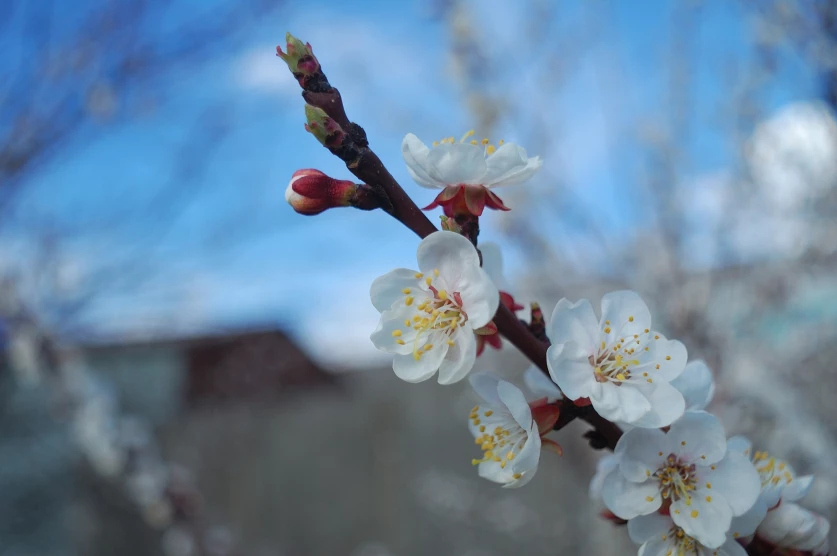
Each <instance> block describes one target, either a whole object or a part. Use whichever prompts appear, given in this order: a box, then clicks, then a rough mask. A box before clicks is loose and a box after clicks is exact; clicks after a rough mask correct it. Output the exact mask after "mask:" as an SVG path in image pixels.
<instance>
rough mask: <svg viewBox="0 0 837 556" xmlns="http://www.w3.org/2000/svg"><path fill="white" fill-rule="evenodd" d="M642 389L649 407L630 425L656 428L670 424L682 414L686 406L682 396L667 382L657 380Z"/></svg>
mask: <svg viewBox="0 0 837 556" xmlns="http://www.w3.org/2000/svg"><path fill="white" fill-rule="evenodd" d="M642 390H643V391H644V393H645V397H646V399H647V400H648V402H649V403H650V404H651V409H650V410H649V411H648V412H647V413H645V415H643V416H642V417H640V418H639V419H637V420H636V421H633V422H632V423H631V425H633V426H635V427H644V428H652V429H658V428H661V427H667V426H669V425H671V424H672V423H673V422H674V421H676V420H677V419H679V418H680V417H681V416H682V415H683V410H684V409H685V407H686V403H685V402H684V401H683V396H682V395H681V394H680V392H679V391H678V390H677V389H676V388H675V387H674V386H672V385H671V384H669V383H668V382H659V383H657V384H655V385H654V386H651V387H643V388H642Z"/></svg>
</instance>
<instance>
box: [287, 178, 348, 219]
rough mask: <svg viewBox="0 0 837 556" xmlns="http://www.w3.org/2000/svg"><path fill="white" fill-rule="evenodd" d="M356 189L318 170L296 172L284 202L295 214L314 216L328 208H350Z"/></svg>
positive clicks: (344, 181)
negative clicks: (286, 202)
mask: <svg viewBox="0 0 837 556" xmlns="http://www.w3.org/2000/svg"><path fill="white" fill-rule="evenodd" d="M357 189H358V186H357V185H356V184H354V183H352V182H350V181H347V180H336V179H334V178H331V177H329V176H327V175H325V174H324V173H322V172H320V171H319V170H313V169H305V170H297V171H296V172H294V175H293V176H292V177H291V182H290V183H289V184H288V189H286V190H285V200H286V201H288V204H289V205H291V206H292V207H293V209H294V210H295V211H296V212H298V213H300V214H306V215H314V214H319V213H321V212H323V211H324V210H327V209H330V208H335V207H348V206H352V205H353V202H352V200H353V197H354V196H355V193H356V192H357Z"/></svg>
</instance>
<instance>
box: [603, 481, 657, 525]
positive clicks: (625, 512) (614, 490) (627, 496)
mask: <svg viewBox="0 0 837 556" xmlns="http://www.w3.org/2000/svg"><path fill="white" fill-rule="evenodd" d="M602 499H603V500H604V503H605V505H606V506H607V507H608V509H609V510H610V511H611V512H613V513H614V514H616V515H617V516H619V517H621V518H622V519H633V518H635V517H636V516H639V515H647V514H650V513H654V512H656V511H657V510H658V509H660V506H661V505H662V503H663V499H662V498H661V497H660V487H659V484H658V483H657V482H656V481H646V482H644V483H633V482H631V481H629V480H627V479H625V477H623V476H622V473H621V472H620V471H619V470H616V471H614V472H613V473H611V474H610V475H608V476H607V477H605V480H604V485H602Z"/></svg>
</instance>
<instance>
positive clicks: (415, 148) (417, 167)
mask: <svg viewBox="0 0 837 556" xmlns="http://www.w3.org/2000/svg"><path fill="white" fill-rule="evenodd" d="M401 154H402V155H403V156H404V162H405V163H406V164H407V170H408V171H409V172H410V176H411V177H412V178H413V180H414V181H415V182H416V183H417V184H419V185H420V186H422V187H426V188H428V189H443V188H444V187H445V185H446V184H445V183H443V182H441V181H439V180H436V179H434V178H432V177H431V176H430V171H429V169H430V166H429V164H428V162H427V157H428V155H429V154H430V149H429V148H427V145H425V144H424V143H422V142H421V141H420V140H419V138H418V137H416V136H415V135H413V134H412V133H408V134H407V135H406V137H404V140H403V141H402V142H401Z"/></svg>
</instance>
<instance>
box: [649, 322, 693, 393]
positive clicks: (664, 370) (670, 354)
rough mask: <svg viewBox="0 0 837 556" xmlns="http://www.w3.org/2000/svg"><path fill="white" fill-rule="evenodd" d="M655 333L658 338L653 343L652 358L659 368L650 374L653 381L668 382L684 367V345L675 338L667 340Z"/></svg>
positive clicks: (685, 357)
mask: <svg viewBox="0 0 837 556" xmlns="http://www.w3.org/2000/svg"><path fill="white" fill-rule="evenodd" d="M656 335H657V336H659V337H660V339H659V340H657V341H656V342H655V343H654V359H655V360H656V361H657V363H658V364H659V365H660V368H659V369H656V370H654V371H653V373H654V374H653V375H652V376H653V377H654V380H655V381H661V380H662V381H665V382H670V381H672V380H674V379H676V378H677V377H679V376H680V375H681V374H683V370H684V369H685V368H686V359H687V355H686V347H685V346H684V345H683V344H682V343H680V342H678V341H677V340H667V339H666V338H665V336H663V335H662V334H659V333H657V334H656Z"/></svg>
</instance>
